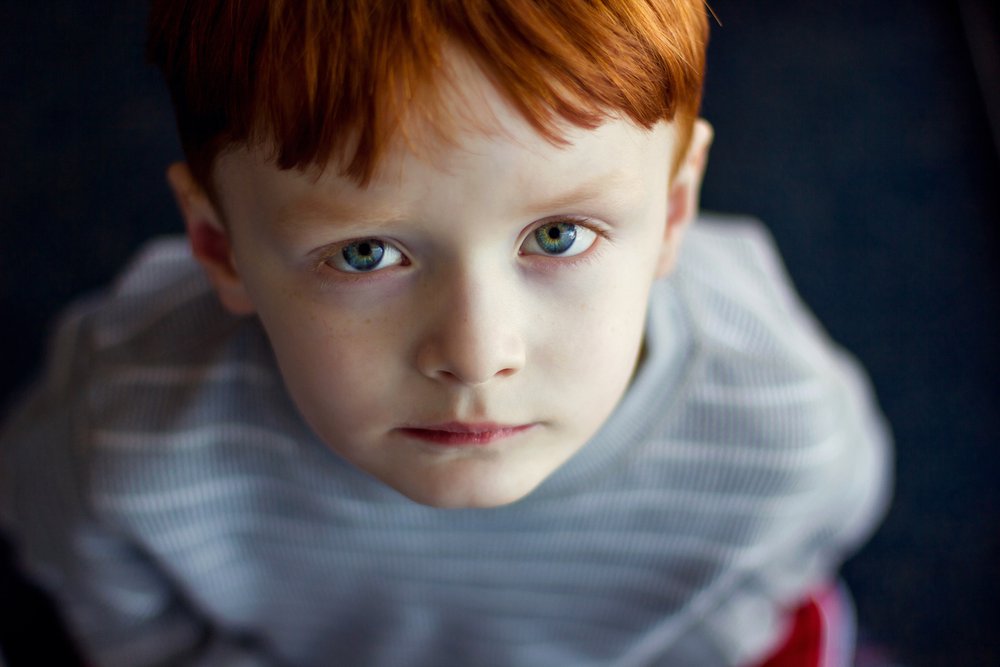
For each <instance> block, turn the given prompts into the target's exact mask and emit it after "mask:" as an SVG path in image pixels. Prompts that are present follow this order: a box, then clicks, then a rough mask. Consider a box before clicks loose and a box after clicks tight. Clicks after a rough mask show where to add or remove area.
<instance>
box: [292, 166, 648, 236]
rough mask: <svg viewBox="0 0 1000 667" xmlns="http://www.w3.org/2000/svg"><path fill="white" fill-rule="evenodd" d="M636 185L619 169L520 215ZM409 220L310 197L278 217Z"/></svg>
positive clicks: (358, 222)
mask: <svg viewBox="0 0 1000 667" xmlns="http://www.w3.org/2000/svg"><path fill="white" fill-rule="evenodd" d="M636 183H637V179H636V178H634V177H632V176H629V175H627V174H626V172H625V171H623V170H621V169H616V170H614V171H611V172H608V173H604V174H599V175H598V176H595V177H593V178H591V179H588V180H587V181H584V182H583V183H580V184H579V185H577V186H575V187H573V188H572V189H570V190H568V191H566V192H561V193H558V194H556V195H553V196H551V197H548V198H546V199H542V200H540V201H532V200H528V201H527V202H526V203H525V204H524V205H523V206H522V207H521V209H520V211H519V212H520V213H521V214H522V215H525V216H532V215H538V214H542V213H544V212H547V211H558V210H560V209H566V208H571V207H572V206H574V205H577V204H580V203H582V202H588V201H593V200H595V199H600V198H602V197H607V196H608V194H609V193H611V195H612V196H613V198H614V200H616V201H617V200H620V199H622V198H623V197H624V195H625V193H627V192H629V191H630V190H631V189H632V187H633V186H634V185H635V184H636ZM406 219H407V215H406V213H405V212H403V211H402V210H400V209H398V208H395V207H392V206H382V207H378V208H372V207H369V206H356V205H353V204H351V203H349V202H346V201H329V200H326V199H313V198H309V199H305V200H299V201H296V202H294V203H291V204H289V205H288V206H285V207H283V208H282V209H280V210H279V211H278V215H277V216H276V223H277V225H278V226H280V227H282V228H289V227H292V228H294V227H296V226H307V225H309V224H310V223H312V222H314V221H316V220H323V221H324V222H332V223H334V224H341V225H347V226H359V227H366V228H372V229H377V228H379V227H383V226H386V227H387V226H390V225H392V224H394V223H397V222H400V221H402V220H406Z"/></svg>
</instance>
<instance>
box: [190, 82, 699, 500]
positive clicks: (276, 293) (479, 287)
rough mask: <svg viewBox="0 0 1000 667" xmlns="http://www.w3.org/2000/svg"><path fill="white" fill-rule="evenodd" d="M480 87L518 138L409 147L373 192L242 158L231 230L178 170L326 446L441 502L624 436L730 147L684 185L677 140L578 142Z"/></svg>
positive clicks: (222, 175)
mask: <svg viewBox="0 0 1000 667" xmlns="http://www.w3.org/2000/svg"><path fill="white" fill-rule="evenodd" d="M467 85H469V86H470V87H474V88H475V90H476V91H478V95H479V96H478V97H477V99H478V100H479V101H478V102H477V104H481V105H482V109H479V110H478V112H480V113H489V114H492V115H493V116H494V117H495V119H496V121H497V123H499V126H500V127H501V128H502V130H501V131H499V132H492V133H486V132H475V131H469V132H464V133H461V134H459V135H457V136H456V137H453V139H452V141H451V143H448V142H446V141H435V140H433V139H428V140H427V142H429V143H426V142H425V143H424V144H422V148H426V149H427V150H421V151H420V155H419V156H418V155H415V154H414V153H413V152H409V151H407V150H406V149H405V148H403V147H402V146H397V147H396V150H395V151H394V152H392V153H390V154H389V155H388V156H387V157H386V158H385V161H384V162H383V163H381V164H382V169H381V171H380V172H379V174H378V175H377V176H376V178H375V180H374V181H373V182H372V184H371V185H370V186H369V187H368V188H367V189H360V188H358V187H357V186H356V185H355V184H354V183H353V182H352V181H350V180H348V179H345V178H342V177H340V176H337V175H336V173H335V172H336V170H335V169H333V168H331V169H327V170H326V171H325V172H323V173H322V174H321V175H318V176H317V174H316V173H309V174H303V173H301V172H298V171H294V170H293V171H280V170H278V169H277V168H276V167H275V166H274V165H273V164H271V163H270V162H268V161H266V160H265V159H263V158H262V157H260V156H259V154H256V153H253V152H250V151H246V150H239V151H234V152H230V153H227V154H225V155H224V156H223V157H221V158H220V160H219V162H218V163H217V168H216V172H215V174H216V180H217V186H218V193H219V201H220V206H221V208H222V211H224V213H225V218H226V221H227V230H226V231H223V229H222V228H221V227H220V226H219V223H218V220H219V216H218V215H217V214H218V211H215V210H214V209H212V208H211V205H210V204H208V203H207V199H205V198H204V196H203V195H200V194H198V192H197V189H196V187H194V186H193V184H192V183H190V182H189V181H185V179H186V178H189V177H188V176H187V173H186V171H185V170H184V169H183V167H179V168H175V169H174V170H173V171H172V173H171V181H172V183H173V185H174V187H175V189H176V190H177V191H178V196H179V198H181V199H182V207H183V208H184V209H185V215H186V217H187V219H188V227H189V232H190V233H191V236H192V241H193V245H194V248H195V253H196V255H198V257H199V259H200V260H201V261H202V263H203V264H205V265H206V267H207V269H208V271H209V274H210V275H211V276H212V278H213V281H214V283H215V285H216V287H217V288H218V290H219V293H220V295H221V296H222V298H223V302H224V303H225V304H226V305H227V306H228V307H229V308H230V309H231V310H233V311H234V312H238V313H250V312H256V313H257V315H258V316H259V317H260V320H261V322H262V323H263V326H264V328H265V329H266V331H267V334H268V336H269V338H270V341H271V344H272V346H273V348H274V352H275V355H276V357H277V360H278V364H279V366H280V369H281V373H282V375H283V377H284V381H285V383H286V385H287V388H288V390H289V392H290V394H291V396H292V398H293V400H294V402H295V404H296V405H297V407H298V409H299V410H300V412H301V413H302V415H303V416H304V418H305V419H306V421H307V422H308V423H309V424H310V426H311V427H312V428H313V430H314V431H315V432H316V433H317V434H318V436H319V437H320V438H321V439H322V440H323V441H324V442H325V443H326V444H327V445H328V446H329V447H330V448H331V449H332V450H333V451H335V452H336V453H337V454H339V455H340V456H341V457H343V458H344V459H346V460H347V461H349V462H351V463H352V464H354V465H355V466H356V467H358V468H360V469H361V470H364V471H366V472H367V473H370V474H371V475H373V476H374V477H376V478H378V479H379V480H381V481H382V482H384V483H385V484H387V485H389V486H391V487H392V488H394V489H396V490H397V491H399V492H401V493H402V494H404V495H406V496H408V497H409V498H411V499H413V500H415V501H417V502H419V503H424V504H428V505H434V506H439V507H492V506H498V505H503V504H506V503H510V502H513V501H516V500H518V499H520V498H522V497H524V496H525V495H527V494H528V493H530V492H531V491H532V490H533V489H534V488H535V487H536V486H537V485H539V484H540V483H541V482H542V481H544V480H545V479H546V478H547V477H548V476H549V475H551V474H552V473H553V472H554V471H555V470H556V469H558V468H559V467H560V466H561V465H562V464H563V463H564V462H565V461H566V460H567V459H569V458H570V457H571V456H573V455H574V454H575V453H576V452H577V451H579V450H580V449H581V448H582V447H583V446H584V445H585V443H586V442H587V440H588V439H589V438H590V437H591V436H593V435H594V434H595V432H596V431H597V430H598V428H599V427H600V426H601V425H602V424H603V423H604V422H605V420H606V419H607V417H608V416H609V414H610V413H611V412H612V410H613V409H614V407H615V405H616V404H617V403H618V401H619V399H620V398H621V397H622V395H623V393H624V391H625V389H626V387H627V385H628V383H629V380H630V377H631V376H632V373H633V370H634V369H635V366H636V360H637V357H638V355H639V350H640V346H641V342H642V334H643V325H644V319H645V314H646V307H647V297H648V294H649V290H650V287H651V284H652V282H653V281H654V279H656V278H657V277H658V276H659V275H662V274H663V273H665V272H666V271H667V270H669V268H670V264H671V262H672V256H673V253H674V251H675V250H676V246H677V244H678V242H679V238H680V231H681V228H682V227H683V225H684V224H685V222H686V221H687V219H689V218H690V216H691V214H692V212H693V207H694V203H693V202H694V196H695V193H696V191H697V186H698V180H699V178H700V169H701V165H702V162H703V161H702V159H701V158H702V157H703V155H704V151H705V149H706V147H707V143H708V138H707V136H708V131H707V129H706V128H707V126H699V128H698V132H696V135H695V140H694V142H693V145H692V149H691V152H690V153H689V154H690V155H692V156H694V157H691V158H690V159H689V160H688V161H687V162H686V163H685V165H684V166H682V168H681V170H680V171H679V173H678V179H675V181H674V182H673V184H671V182H670V173H669V171H670V165H671V161H672V158H673V155H674V141H675V139H674V132H673V128H672V127H671V126H670V125H667V124H660V125H659V126H657V127H655V128H654V129H653V130H652V131H645V130H643V129H641V128H639V127H637V126H635V125H633V124H632V123H630V122H626V121H622V120H613V121H610V122H607V123H606V124H604V125H603V126H601V127H600V128H598V129H596V130H593V131H587V130H580V129H574V130H571V131H570V132H569V133H568V135H567V137H568V139H569V140H570V142H571V143H570V144H569V145H568V146H564V147H557V146H554V145H552V144H551V143H549V142H547V141H546V140H545V139H544V138H542V137H541V136H539V135H538V134H537V133H536V132H535V131H534V130H532V129H531V128H530V127H529V126H528V125H526V124H525V123H524V121H523V120H521V118H520V116H519V115H518V114H517V113H516V112H515V111H514V110H513V109H512V108H511V107H509V106H508V105H507V104H506V103H505V102H503V101H502V100H501V99H500V98H499V97H498V96H497V95H496V94H495V93H494V92H493V91H492V90H491V89H490V88H489V86H488V84H486V83H485V81H484V80H477V81H473V82H470V83H468V84H467ZM470 97H472V96H470ZM428 136H430V135H428ZM685 183H686V185H685ZM681 186H684V187H681ZM192 198H194V199H193V201H194V203H192Z"/></svg>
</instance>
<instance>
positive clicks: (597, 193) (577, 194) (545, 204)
mask: <svg viewBox="0 0 1000 667" xmlns="http://www.w3.org/2000/svg"><path fill="white" fill-rule="evenodd" d="M636 183H637V179H635V178H634V177H631V176H629V175H627V174H626V172H624V171H623V170H621V169H616V170H614V171H611V172H608V173H605V174H600V175H598V176H596V177H594V178H591V179H589V180H587V181H584V182H583V183H581V184H579V185H577V186H575V187H574V188H573V189H571V190H569V191H567V192H561V193H558V194H556V195H553V196H552V197H549V198H547V199H543V200H541V201H537V202H534V201H529V202H527V204H526V205H525V206H524V211H525V212H527V213H540V212H544V211H554V210H559V209H564V208H569V207H572V206H573V205H575V204H579V203H581V202H587V201H593V200H595V199H600V198H601V197H607V196H608V194H609V193H610V194H611V195H613V197H614V199H615V200H618V199H621V198H622V195H623V194H624V193H625V192H627V191H630V190H631V189H632V187H633V186H635V184H636Z"/></svg>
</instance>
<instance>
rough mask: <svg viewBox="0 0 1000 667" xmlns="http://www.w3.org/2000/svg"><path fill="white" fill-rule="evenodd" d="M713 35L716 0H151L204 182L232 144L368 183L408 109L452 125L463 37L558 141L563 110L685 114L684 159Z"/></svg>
mask: <svg viewBox="0 0 1000 667" xmlns="http://www.w3.org/2000/svg"><path fill="white" fill-rule="evenodd" d="M707 39H708V21H707V16H706V8H705V6H704V4H703V2H702V0H152V3H151V10H150V15H149V43H148V49H147V53H148V57H149V59H150V61H151V62H153V63H154V64H156V65H157V66H158V67H159V68H160V69H161V70H162V72H163V75H164V78H165V79H166V82H167V85H168V87H169V89H170V93H171V97H172V99H173V103H174V109H175V112H176V117H177V124H178V129H179V134H180V139H181V144H182V146H183V147H184V151H185V154H186V156H187V160H188V162H189V164H190V166H191V169H192V172H193V173H194V176H195V178H196V179H197V180H198V181H199V182H201V183H202V184H203V185H205V186H210V183H211V179H210V174H211V169H212V164H213V162H214V160H215V158H216V157H217V156H218V154H219V153H220V151H222V150H225V149H226V148H229V147H235V146H264V145H266V146H270V147H272V148H273V150H274V154H273V159H274V160H275V162H276V163H277V165H278V166H279V167H280V168H282V169H290V168H300V169H304V168H307V167H309V166H311V165H326V164H327V163H328V162H329V161H330V160H331V159H336V160H337V161H338V162H339V164H341V165H342V173H343V174H345V175H347V176H350V177H351V178H353V179H354V180H355V181H356V182H357V183H358V184H360V185H362V186H363V185H365V184H366V183H368V181H369V180H370V179H371V177H372V175H373V174H374V171H375V169H376V167H377V165H378V161H379V158H380V157H381V156H382V155H383V153H384V151H385V149H386V147H387V145H388V144H389V142H390V141H391V140H392V138H393V137H394V136H395V135H396V133H397V131H398V130H399V128H400V127H401V125H402V123H403V121H404V119H405V117H406V114H407V112H408V111H412V110H413V109H414V108H418V107H419V108H422V109H424V110H425V111H426V110H428V109H429V110H430V111H431V112H432V113H431V115H432V116H433V117H436V118H438V119H439V120H440V119H444V120H448V119H452V120H453V119H454V111H455V110H453V109H448V108H447V106H448V105H446V104H444V103H443V102H442V100H443V98H442V97H441V96H440V95H439V94H438V93H439V92H440V91H439V88H440V85H439V84H440V78H439V77H440V76H441V75H442V73H443V72H442V63H443V62H444V58H445V47H446V46H451V45H454V46H457V47H458V48H460V49H461V50H463V51H464V52H465V53H466V54H468V55H469V56H471V58H472V59H473V61H474V62H475V63H476V64H477V65H478V66H479V67H480V68H481V69H482V71H483V72H484V73H485V74H486V76H487V77H489V78H490V80H491V81H492V82H493V84H494V85H495V86H496V88H497V89H498V90H499V91H500V93H501V94H502V95H503V96H504V97H505V99H506V100H507V101H508V102H509V103H510V104H512V105H513V106H514V107H515V108H516V109H518V110H519V111H520V112H521V114H522V115H523V116H524V118H525V119H526V120H527V122H529V123H530V124H531V125H532V126H533V127H534V128H535V129H536V130H537V131H538V132H539V133H541V134H542V135H543V136H545V137H546V138H547V139H549V140H550V141H553V142H555V143H561V142H562V137H561V136H560V134H559V121H560V120H564V121H568V122H569V123H571V124H573V125H576V126H579V127H584V128H593V127H596V126H598V125H600V124H601V122H603V121H604V120H605V119H606V118H607V117H608V116H609V115H610V114H616V115H620V116H622V117H627V118H629V119H631V120H632V121H634V122H635V123H637V124H638V125H641V126H643V127H646V128H650V127H652V126H653V125H654V124H655V123H657V122H658V121H660V120H666V121H673V120H675V119H676V120H677V121H678V129H679V132H680V140H679V146H680V148H679V150H678V154H679V155H678V156H677V159H678V160H679V159H680V156H681V155H683V149H684V148H685V147H686V145H687V143H688V142H689V140H690V135H691V129H692V126H693V123H694V120H695V118H696V117H697V114H698V109H699V105H700V102H701V88H702V80H703V77H704V68H705V47H706V43H707ZM417 101H420V104H416V102H417ZM436 124H438V125H441V123H436Z"/></svg>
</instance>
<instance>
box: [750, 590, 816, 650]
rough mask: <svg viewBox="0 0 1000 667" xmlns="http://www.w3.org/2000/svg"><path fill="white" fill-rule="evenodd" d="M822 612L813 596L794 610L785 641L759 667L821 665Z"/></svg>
mask: <svg viewBox="0 0 1000 667" xmlns="http://www.w3.org/2000/svg"><path fill="white" fill-rule="evenodd" d="M823 632H824V628H823V612H822V611H821V609H820V605H819V603H818V602H817V601H816V599H815V598H809V599H808V600H806V602H805V603H804V604H803V605H802V606H801V607H799V608H798V609H797V610H796V611H795V615H794V620H793V622H792V629H791V632H789V634H788V637H787V638H786V639H785V642H784V643H783V644H782V645H781V646H779V647H778V649H777V650H776V651H775V652H774V653H773V654H771V657H769V658H768V659H767V660H765V661H764V662H762V663H761V664H760V665H759V667H822V660H823Z"/></svg>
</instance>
